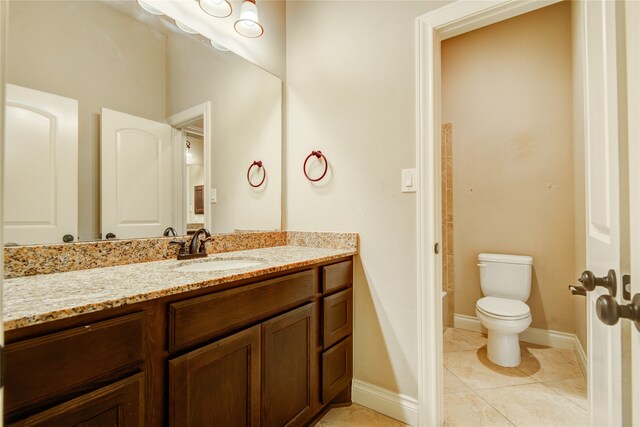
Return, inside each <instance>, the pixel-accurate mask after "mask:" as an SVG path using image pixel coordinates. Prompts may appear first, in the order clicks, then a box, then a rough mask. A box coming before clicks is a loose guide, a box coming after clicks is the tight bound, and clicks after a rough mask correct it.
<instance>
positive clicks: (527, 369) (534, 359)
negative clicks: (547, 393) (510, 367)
mask: <svg viewBox="0 0 640 427" xmlns="http://www.w3.org/2000/svg"><path fill="white" fill-rule="evenodd" d="M520 347H521V348H522V361H521V362H520V365H518V369H520V370H521V371H522V372H524V373H525V374H527V375H530V376H532V377H533V378H534V379H535V380H536V381H540V382H546V381H557V380H568V379H571V378H579V377H582V370H581V369H580V365H579V364H578V360H577V359H576V355H575V354H574V352H573V351H571V350H563V349H559V348H551V347H544V346H540V345H535V344H528V343H521V345H520Z"/></svg>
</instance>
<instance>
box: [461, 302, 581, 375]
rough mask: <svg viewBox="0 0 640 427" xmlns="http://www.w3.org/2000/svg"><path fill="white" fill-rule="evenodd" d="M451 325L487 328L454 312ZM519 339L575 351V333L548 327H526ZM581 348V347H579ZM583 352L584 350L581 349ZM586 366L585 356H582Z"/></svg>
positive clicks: (474, 319)
mask: <svg viewBox="0 0 640 427" xmlns="http://www.w3.org/2000/svg"><path fill="white" fill-rule="evenodd" d="M453 325H454V327H456V328H458V329H465V330H467V331H473V332H482V333H485V334H486V333H487V329H486V328H485V327H483V326H482V325H481V324H480V320H478V318H477V317H473V316H465V315H464V314H456V315H454V316H453ZM520 341H524V342H529V343H531V344H538V345H546V346H548V347H554V348H563V349H565V350H574V351H576V341H577V337H576V336H575V334H569V333H567V332H559V331H552V330H548V329H538V328H528V329H527V330H526V331H524V332H523V333H521V334H520ZM580 348H582V347H580ZM582 353H583V354H584V350H582ZM576 357H577V358H578V360H580V357H581V355H579V354H578V353H577V352H576ZM584 361H585V366H586V357H585V358H584Z"/></svg>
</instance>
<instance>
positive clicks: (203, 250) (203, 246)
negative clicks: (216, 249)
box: [198, 236, 213, 254]
mask: <svg viewBox="0 0 640 427" xmlns="http://www.w3.org/2000/svg"><path fill="white" fill-rule="evenodd" d="M207 242H213V237H211V236H209V237H207V238H204V239H202V240H200V249H198V252H200V253H201V254H205V253H207Z"/></svg>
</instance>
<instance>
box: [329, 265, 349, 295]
mask: <svg viewBox="0 0 640 427" xmlns="http://www.w3.org/2000/svg"><path fill="white" fill-rule="evenodd" d="M351 283H353V262H352V261H351V260H349V261H345V262H340V263H338V264H332V265H327V266H326V267H322V293H331V292H334V291H337V290H338V289H341V288H344V287H347V286H349V285H351Z"/></svg>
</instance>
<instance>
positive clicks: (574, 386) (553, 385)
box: [445, 377, 589, 410]
mask: <svg viewBox="0 0 640 427" xmlns="http://www.w3.org/2000/svg"><path fill="white" fill-rule="evenodd" d="M543 384H544V385H545V386H547V387H549V388H550V389H552V390H554V391H556V392H558V393H560V394H561V395H563V396H564V397H566V398H567V399H569V400H571V401H572V402H574V403H576V404H577V405H579V406H580V407H581V408H583V409H586V410H589V400H588V399H587V381H586V380H585V379H584V377H579V378H573V379H570V380H560V381H551V382H546V383H543ZM445 386H446V379H445Z"/></svg>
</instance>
